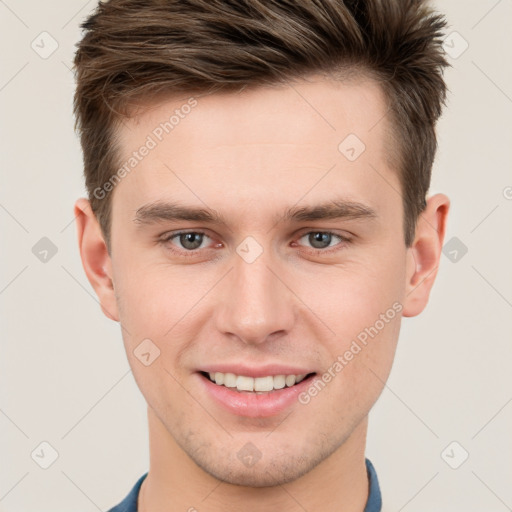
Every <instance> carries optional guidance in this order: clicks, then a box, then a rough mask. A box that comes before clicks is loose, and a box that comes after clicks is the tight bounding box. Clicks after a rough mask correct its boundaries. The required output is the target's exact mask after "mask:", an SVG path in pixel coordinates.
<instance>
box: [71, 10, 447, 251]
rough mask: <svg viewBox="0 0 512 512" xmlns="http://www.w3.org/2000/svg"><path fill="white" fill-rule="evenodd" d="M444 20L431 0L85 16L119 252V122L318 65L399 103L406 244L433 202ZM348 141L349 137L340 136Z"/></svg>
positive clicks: (79, 95)
mask: <svg viewBox="0 0 512 512" xmlns="http://www.w3.org/2000/svg"><path fill="white" fill-rule="evenodd" d="M445 26H446V21H445V19H444V17H443V16H442V15H440V14H438V13H435V12H434V11H433V10H432V9H431V8H430V7H428V6H427V5H426V2H425V1H423V0H281V1H279V0H267V1H265V0H145V1H144V2H140V0H109V1H107V2H100V3H99V5H98V6H97V8H96V10H95V12H94V13H93V14H92V15H91V16H89V17H88V18H87V19H86V21H85V22H83V23H82V25H81V28H82V29H84V30H85V34H84V36H83V38H82V40H81V41H80V42H79V43H78V44H77V52H76V55H75V60H74V65H75V71H76V80H77V88H76V92H75V97H74V113H75V116H76V126H75V127H78V131H79V134H80V139H81V145H82V149H83V157H84V174H85V181H86V187H87V191H88V194H89V199H90V201H91V207H92V210H93V212H94V213H95V215H96V217H97V219H98V222H99V223H100V226H101V229H102V233H103V236H104V238H105V241H106V243H107V247H109V250H110V243H109V241H110V224H111V222H110V219H111V193H109V194H108V195H107V196H106V197H105V198H101V199H98V198H97V197H96V194H95V193H94V191H95V190H97V189H98V187H102V185H103V184H104V183H106V182H107V181H109V179H111V177H112V176H113V175H114V173H115V171H116V170H117V169H118V166H119V164H120V162H119V158H118V155H117V152H116V126H118V123H119V121H120V120H121V119H122V117H123V116H128V117H129V112H130V106H133V105H134V104H136V103H137V102H141V104H143V103H145V102H147V101H148V99H149V98H151V97H153V96H155V97H156V95H162V94H168V95H169V97H170V96H171V95H176V94H183V93H185V94H188V93H190V92H203V93H214V92H220V91H223V92H235V91H237V90H241V89H243V88H246V87H252V86H264V85H276V84H280V83H283V84H285V83H286V82H287V81H290V80H292V79H299V78H301V77H305V76H307V75H312V74H316V73H326V74H329V75H331V76H336V77H339V78H340V79H343V77H348V76H354V72H355V74H356V75H357V74H363V75H367V76H370V77H372V78H374V79H376V80H377V81H378V82H379V83H380V84H381V86H382V89H383V91H384V93H385V97H386V100H387V102H388V109H389V110H388V114H389V118H390V126H391V127H392V129H391V132H392V139H393V148H392V153H393V155H394V156H393V157H391V156H389V157H388V158H391V159H392V161H393V162H394V163H395V168H396V169H397V172H398V173H399V178H400V182H401V186H402V190H401V195H402V198H403V208H404V233H405V244H406V246H408V247H409V246H410V245H411V243H412V241H413V239H414V232H415V226H416V222H417V219H418V216H419V215H420V213H421V212H422V211H423V209H424V208H425V206H426V201H425V199H426V194H427V192H428V189H429V186H430V178H431V171H432V164H433V161H434V156H435V153H436V149H437V140H436V133H435V124H436V121H437V119H438V118H439V116H440V115H441V111H442V106H443V104H444V103H445V99H446V89H447V87H446V84H445V82H444V80H443V70H444V67H445V66H448V65H449V64H448V63H447V61H446V60H445V56H444V51H443V48H442V37H441V36H442V30H443V29H444V28H445ZM340 142H341V141H340Z"/></svg>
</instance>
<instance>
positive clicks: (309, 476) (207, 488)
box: [138, 407, 369, 512]
mask: <svg viewBox="0 0 512 512" xmlns="http://www.w3.org/2000/svg"><path fill="white" fill-rule="evenodd" d="M148 422H149V444H150V469H149V471H148V475H147V477H146V478H145V480H144V482H143V483H142V487H141V490H140V492H139V500H138V510H139V511H140V512H149V511H151V512H172V511H174V510H187V511H189V510H190V511H194V510H196V509H197V510H202V509H203V508H207V509H208V511H209V512H235V511H237V512H238V511H239V510H240V509H241V508H242V509H244V510H251V511H253V512H260V511H261V512H263V511H267V510H282V511H283V512H287V511H290V512H291V511H296V510H304V509H305V510H323V511H324V512H339V511H340V510H341V509H343V511H344V512H361V511H362V510H363V509H364V507H365V504H366V501H367V499H368V492H369V487H368V477H367V473H366V465H365V455H364V453H365V445H366V434H367V427H368V418H367V417H365V418H364V419H363V420H362V421H361V422H360V423H359V425H357V426H356V428H355V429H354V430H353V432H352V434H351V435H350V436H349V437H348V438H347V440H346V441H345V442H344V443H343V444H342V445H341V446H340V447H339V448H338V449H337V450H336V451H335V452H334V453H332V454H331V455H330V456H329V457H327V458H326V459H324V460H323V461H322V462H320V463H319V464H318V465H317V466H315V467H314V468H313V469H312V470H311V471H309V472H308V473H306V474H304V475H303V476H301V477H300V478H298V479H297V480H294V481H292V482H289V483H287V484H284V485H276V486H273V487H272V486H270V487H248V486H240V485H232V484H229V483H227V482H222V481H220V480H218V479H217V478H215V477H213V476H212V475H210V474H208V473H206V472H205V471H204V470H203V469H202V468H200V467H199V466H197V464H195V462H194V461H193V460H192V459H191V458H190V457H189V456H188V455H187V453H185V452H184V451H183V450H182V449H181V447H180V446H179V445H178V444H177V443H176V442H175V440H174V438H173V437H172V436H171V435H170V433H169V432H168V431H167V429H166V428H165V426H164V425H163V423H162V422H161V421H160V420H159V418H158V417H157V416H156V415H155V414H154V412H153V410H152V409H151V408H150V407H148Z"/></svg>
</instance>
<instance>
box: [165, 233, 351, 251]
mask: <svg viewBox="0 0 512 512" xmlns="http://www.w3.org/2000/svg"><path fill="white" fill-rule="evenodd" d="M187 233H194V234H200V235H203V236H206V237H207V238H210V239H213V238H212V237H211V236H210V235H209V234H208V230H203V229H185V230H178V231H168V232H165V233H163V234H162V235H160V236H159V237H158V241H159V242H160V243H164V244H165V243H168V242H171V240H172V239H173V238H175V237H177V236H179V235H185V234H187ZM310 233H324V234H329V235H334V236H335V237H338V238H339V239H340V242H339V243H337V244H335V245H334V246H332V247H327V248H325V249H316V248H315V247H308V248H307V249H308V250H309V251H310V252H313V253H315V254H330V253H331V252H336V251H339V250H341V249H342V247H339V246H344V245H346V244H348V243H351V241H352V235H351V236H346V235H345V234H340V233H336V232H335V231H332V230H329V229H312V228H303V230H301V231H300V232H299V233H298V234H296V235H295V237H294V238H295V239H297V240H299V239H301V238H303V237H304V236H305V235H308V234H310ZM293 243H296V242H295V241H294V242H293ZM220 245H222V243H221V244H220ZM217 246H218V244H217ZM207 249H213V247H204V248H202V249H193V250H186V249H179V248H172V249H169V250H170V251H171V252H174V253H177V254H179V255H184V256H185V257H187V256H188V257H192V256H196V255H198V254H199V253H200V252H201V251H204V250H207Z"/></svg>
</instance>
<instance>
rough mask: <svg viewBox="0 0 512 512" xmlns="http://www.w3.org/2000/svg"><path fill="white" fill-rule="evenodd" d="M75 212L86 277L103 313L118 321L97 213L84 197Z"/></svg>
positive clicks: (110, 275) (76, 205)
mask: <svg viewBox="0 0 512 512" xmlns="http://www.w3.org/2000/svg"><path fill="white" fill-rule="evenodd" d="M74 213H75V217H76V227H77V232H78V247H79V250H80V257H81V258H82V265H83V267H84V270H85V274H86V275H87V279H89V282H90V283H91V285H92V287H93V288H94V291H95V292H96V295H97V296H98V299H99V302H100V305H101V309H102V311H103V313H104V314H105V315H106V316H107V317H108V318H110V319H111V320H114V321H116V322H118V321H119V313H118V311H117V302H116V298H115V293H114V283H113V280H112V261H111V259H110V255H109V254H108V250H107V246H106V244H105V240H104V239H103V234H102V233H101V228H100V225H99V223H98V221H97V219H96V215H94V213H93V211H92V209H91V205H90V203H89V201H88V200H87V199H84V198H80V199H78V200H77V202H76V203H75V208H74Z"/></svg>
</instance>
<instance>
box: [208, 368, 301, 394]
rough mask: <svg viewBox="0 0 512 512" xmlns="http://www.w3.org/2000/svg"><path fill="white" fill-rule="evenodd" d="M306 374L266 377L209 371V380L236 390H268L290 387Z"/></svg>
mask: <svg viewBox="0 0 512 512" xmlns="http://www.w3.org/2000/svg"><path fill="white" fill-rule="evenodd" d="M306 375H307V374H305V373H304V374H302V375H275V376H272V375H268V376H267V377H256V378H253V377H247V376H245V375H235V374H234V373H221V372H210V373H209V376H210V380H211V381H213V382H215V384H218V385H219V386H226V387H227V388H236V389H237V390H238V391H253V392H256V393H258V392H260V393H262V392H268V391H272V390H274V389H283V388H284V387H285V386H287V387H291V386H293V385H294V384H298V383H299V382H301V381H302V380H303V379H304V378H305V377H306Z"/></svg>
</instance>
